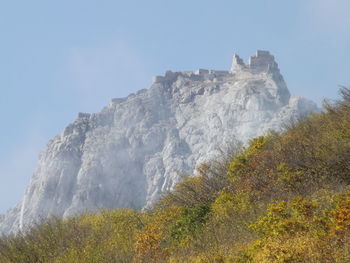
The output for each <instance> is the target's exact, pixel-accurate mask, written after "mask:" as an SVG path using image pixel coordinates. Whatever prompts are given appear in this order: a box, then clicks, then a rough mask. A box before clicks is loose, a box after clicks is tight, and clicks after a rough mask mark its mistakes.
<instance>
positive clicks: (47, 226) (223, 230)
mask: <svg viewBox="0 0 350 263" xmlns="http://www.w3.org/2000/svg"><path fill="white" fill-rule="evenodd" d="M341 93H342V97H343V98H342V100H340V101H337V102H333V103H325V105H324V111H323V112H322V113H319V114H314V115H311V116H308V117H307V118H304V119H303V120H300V121H298V122H295V123H293V124H290V125H289V126H288V127H286V128H285V130H284V131H283V132H281V133H277V132H271V133H270V134H268V135H266V136H263V137H259V138H255V139H253V140H251V141H250V143H249V146H247V147H246V148H238V149H236V150H235V151H234V152H233V153H231V154H227V155H225V156H222V158H221V159H220V160H216V161H213V162H211V163H205V164H203V165H201V166H200V167H199V168H198V173H199V176H197V177H189V178H187V179H184V180H183V181H182V182H181V183H180V184H178V185H177V187H176V189H175V191H173V192H171V193H168V194H167V195H165V196H164V197H163V198H162V199H161V200H160V201H159V203H158V204H157V205H155V207H154V208H153V209H152V210H150V211H145V212H139V211H132V210H125V209H122V210H114V211H102V212H100V213H99V214H86V215H81V216H78V217H74V218H69V219H64V220H61V219H55V218H52V219H50V220H48V221H46V222H43V223H42V224H40V225H37V226H35V227H33V228H32V229H30V230H29V231H28V232H26V233H22V234H19V235H17V236H9V237H6V238H3V239H2V240H1V241H0V262H2V263H10V262H11V263H22V262H23V263H24V262H26V263H31V262H33V263H40V262H42V263H44V262H54V263H80V262H81V263H89V262H91V263H99V262H106V263H107V262H108V263H111V262H125V263H127V262H133V263H142V262H145V263H146V262H147V263H152V262H169V263H185V262H193V263H197V262H198V263H200V262H203V263H228V262H235V263H245V262H257V263H264V262H266V263H267V262H269V263H273V262H332V263H333V262H343V263H345V262H350V187H349V185H350V90H348V89H345V88H344V89H342V90H341Z"/></svg>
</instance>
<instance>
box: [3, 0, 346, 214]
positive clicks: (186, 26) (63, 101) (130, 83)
mask: <svg viewBox="0 0 350 263" xmlns="http://www.w3.org/2000/svg"><path fill="white" fill-rule="evenodd" d="M349 13H350V1H349V0H293V1H281V0H245V1H242V0H226V1H224V0H217V1H209V0H208V1H207V0H200V1H199V0H198V1H195V0H192V1H191V0H186V1H184V0H177V1H168V0H147V1H143V0H142V1H141V0H140V1H132V0H129V1H119V0H114V1H112V0H101V1H97V0H95V1H89V0H74V1H72V0H69V1H68V0H60V1H47V0H45V1H44V0H42V1H37V0H31V1H24V0H22V1H17V0H11V1H5V0H0V34H1V35H0V90H1V96H0V114H1V129H0V182H1V184H0V212H1V213H3V212H5V211H6V210H7V209H8V208H9V207H11V206H13V205H15V204H16V203H17V202H18V201H19V200H20V198H21V196H22V194H23V192H24V189H25V186H26V184H27V183H28V181H29V178H30V176H31V174H32V173H33V171H34V169H35V166H36V161H37V158H38V154H39V151H40V150H41V149H43V148H44V146H45V144H46V142H47V141H48V140H49V138H52V137H53V136H55V135H56V134H58V133H60V132H61V131H62V130H63V128H64V127H65V126H66V125H67V124H68V123H70V122H72V121H73V120H74V119H75V118H76V116H77V113H78V112H96V111H99V110H100V109H101V108H102V107H103V106H104V105H106V104H107V103H108V102H109V100H110V99H111V98H114V97H123V96H126V95H127V94H129V93H131V92H135V91H137V90H139V89H142V88H148V87H149V86H150V83H151V78H152V76H153V75H159V74H163V73H164V72H165V71H166V70H168V69H171V70H173V71H176V70H195V69H197V68H209V69H229V67H230V62H231V56H232V54H233V53H234V52H236V53H238V54H240V55H241V56H242V57H243V58H244V59H245V60H246V59H247V58H248V56H250V55H253V54H254V53H255V50H256V49H266V50H270V51H271V52H272V53H273V54H274V55H275V57H276V58H277V61H278V63H279V65H280V68H281V71H282V73H283V75H284V77H285V79H286V81H287V84H288V87H289V89H290V91H291V92H292V93H293V94H296V95H302V96H305V97H307V98H310V99H312V100H314V101H316V102H317V103H321V101H322V99H323V98H325V97H327V98H336V97H337V90H338V87H337V85H338V84H343V85H349V84H350V74H349V72H350V34H349V28H350V15H349Z"/></svg>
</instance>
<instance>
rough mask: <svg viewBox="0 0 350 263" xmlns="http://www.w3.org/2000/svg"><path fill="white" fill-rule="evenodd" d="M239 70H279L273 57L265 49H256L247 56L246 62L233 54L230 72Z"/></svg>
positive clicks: (259, 71)
mask: <svg viewBox="0 0 350 263" xmlns="http://www.w3.org/2000/svg"><path fill="white" fill-rule="evenodd" d="M241 70H247V71H251V72H253V73H261V72H276V71H277V72H279V68H278V64H277V63H276V61H275V57H274V56H272V55H271V54H270V52H269V51H265V50H258V51H257V52H256V55H255V56H251V57H250V58H249V61H248V64H244V62H243V60H242V59H241V58H240V57H239V56H238V55H237V54H235V55H234V56H233V59H232V67H231V72H233V73H234V72H237V71H241Z"/></svg>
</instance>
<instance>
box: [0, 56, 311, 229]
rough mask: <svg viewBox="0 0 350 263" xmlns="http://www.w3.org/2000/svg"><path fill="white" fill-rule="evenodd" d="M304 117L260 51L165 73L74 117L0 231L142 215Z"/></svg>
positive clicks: (303, 105)
mask: <svg viewBox="0 0 350 263" xmlns="http://www.w3.org/2000/svg"><path fill="white" fill-rule="evenodd" d="M313 111H317V106H316V105H315V103H313V102H311V101H309V100H307V99H304V98H301V97H295V96H291V95H290V93H289V91H288V89H287V86H286V84H285V82H284V80H283V77H282V75H281V74H280V71H279V68H278V65H277V63H276V62H275V59H274V57H273V56H272V55H270V53H269V52H267V51H258V52H257V54H256V55H255V56H253V57H250V59H249V63H247V64H245V63H244V62H243V60H242V59H241V58H240V57H239V56H237V55H235V56H234V57H233V63H232V68H231V70H230V71H217V70H203V69H200V70H197V71H196V72H171V71H168V72H166V74H165V76H156V77H154V80H153V84H152V86H151V87H150V88H149V89H145V90H140V91H139V92H137V93H136V94H131V95H129V96H128V97H126V98H121V99H113V100H112V101H111V102H110V103H109V105H108V106H106V107H105V108H103V109H102V111H101V112H99V113H94V114H87V113H79V115H78V118H77V119H76V121H75V122H74V123H72V124H70V125H68V126H67V127H66V128H65V129H64V131H63V132H62V134H60V135H58V136H56V137H55V138H54V139H52V140H51V141H49V143H48V145H47V147H46V149H45V150H44V151H43V152H42V153H41V155H40V159H39V163H38V166H37V169H36V171H35V173H34V174H33V176H32V178H31V180H30V183H29V185H28V187H27V189H26V192H25V195H24V197H23V199H22V201H21V202H20V203H19V204H18V205H17V206H16V207H14V208H12V209H10V210H9V212H8V213H7V215H6V216H5V217H4V218H3V220H2V223H0V231H1V232H2V233H4V234H7V233H11V232H16V231H18V230H19V229H23V228H25V227H26V226H28V225H31V224H32V223H33V222H34V221H36V220H38V219H42V218H46V217H48V216H49V215H57V216H64V217H66V216H71V215H74V214H77V213H81V212H84V211H91V210H92V211H96V210H98V209H101V208H116V207H130V208H136V209H141V208H143V207H146V206H149V205H151V204H152V203H153V202H154V201H155V200H156V199H157V198H158V197H159V195H160V194H161V193H163V192H165V191H168V190H170V189H172V188H173V187H174V185H175V184H176V183H177V182H178V181H179V179H180V175H179V174H180V173H181V172H192V171H193V170H194V168H195V167H196V166H197V165H199V164H200V163H202V162H204V161H206V160H210V159H211V158H213V157H215V156H216V155H218V154H219V149H220V148H222V147H226V145H227V144H229V143H231V142H232V141H234V140H240V141H242V142H246V141H247V140H248V139H249V138H252V137H255V136H258V135H261V134H263V133H265V132H266V131H268V130H269V129H273V130H278V129H280V127H281V125H282V124H283V123H284V122H286V121H288V120H290V119H291V118H296V117H298V116H300V115H306V114H308V113H310V112H313ZM0 222H1V221H0Z"/></svg>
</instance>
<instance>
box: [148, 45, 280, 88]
mask: <svg viewBox="0 0 350 263" xmlns="http://www.w3.org/2000/svg"><path fill="white" fill-rule="evenodd" d="M239 71H249V72H252V73H262V72H279V69H278V64H277V63H276V61H275V57H274V56H272V55H271V54H270V52H269V51H265V50H258V51H257V52H256V55H255V56H251V57H250V58H249V61H248V64H245V63H244V61H243V59H241V58H240V57H239V56H238V55H237V54H234V55H233V59H232V66H231V70H230V71H228V70H208V69H198V70H196V71H184V72H173V71H170V70H168V71H167V72H166V73H165V75H164V76H154V77H153V79H152V83H162V82H172V81H174V80H176V79H177V77H178V76H182V77H185V78H189V79H194V80H198V79H202V78H204V79H214V78H216V77H224V76H227V75H230V74H232V73H236V72H239Z"/></svg>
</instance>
